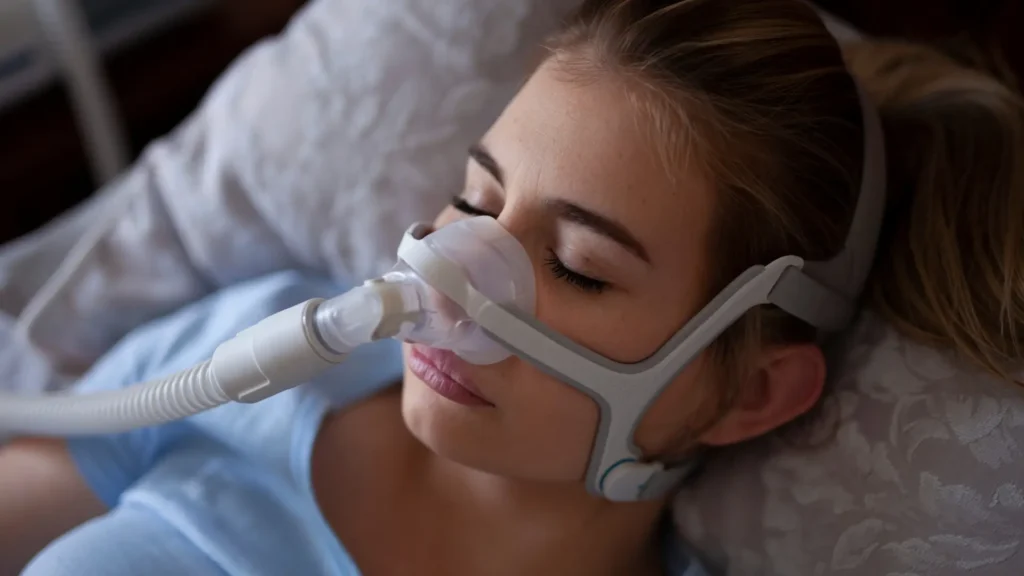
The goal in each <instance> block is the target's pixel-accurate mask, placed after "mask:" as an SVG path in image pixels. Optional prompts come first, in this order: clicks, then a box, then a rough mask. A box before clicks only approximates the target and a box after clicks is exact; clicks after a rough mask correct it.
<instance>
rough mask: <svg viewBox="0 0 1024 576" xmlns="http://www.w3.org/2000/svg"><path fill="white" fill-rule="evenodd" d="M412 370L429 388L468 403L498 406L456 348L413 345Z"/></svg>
mask: <svg viewBox="0 0 1024 576" xmlns="http://www.w3.org/2000/svg"><path fill="white" fill-rule="evenodd" d="M408 366H409V370H411V371H412V373H413V374H415V375H416V377H417V378H419V379H420V380H422V381H423V383H424V384H426V385H427V387H428V388H430V389H431V390H433V391H434V392H437V393H438V394H440V395H441V396H443V397H445V398H447V399H448V400H451V401H452V402H455V403H457V404H462V405H464V406H481V407H482V406H494V404H492V403H491V402H489V401H488V400H487V399H486V398H484V397H483V395H482V394H481V393H480V390H479V389H478V388H477V387H476V385H475V384H473V381H472V380H471V379H470V378H469V376H468V375H467V374H466V369H465V362H464V361H463V360H462V359H461V358H459V357H458V356H456V355H455V354H454V353H453V352H449V351H447V350H438V349H437V348H430V347H427V346H420V345H419V344H416V345H413V347H412V351H411V353H410V354H409V360H408Z"/></svg>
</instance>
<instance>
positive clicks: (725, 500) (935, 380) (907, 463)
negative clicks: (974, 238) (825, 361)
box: [675, 314, 1024, 576]
mask: <svg viewBox="0 0 1024 576" xmlns="http://www.w3.org/2000/svg"><path fill="white" fill-rule="evenodd" d="M835 352H836V355H835V357H834V358H832V359H830V360H831V366H832V370H833V373H834V374H835V377H834V378H833V386H834V389H833V391H832V393H831V398H830V400H827V401H826V404H825V408H827V409H826V410H825V411H824V412H823V413H822V415H821V418H820V419H819V424H820V426H818V427H817V429H814V430H812V431H811V432H808V434H807V435H805V436H804V437H803V438H802V440H803V441H804V445H803V446H802V445H801V443H794V442H793V439H790V440H789V441H784V440H783V439H780V438H778V437H775V438H766V439H762V440H760V441H757V442H755V443H752V444H750V445H748V446H742V447H735V448H732V449H730V450H728V451H727V452H724V453H723V454H722V455H721V457H720V458H717V459H715V460H713V461H712V462H711V463H710V465H709V466H708V469H707V470H706V471H705V472H704V473H703V474H702V475H701V476H700V477H698V478H697V481H696V482H695V483H694V484H693V485H692V486H690V487H689V488H688V489H687V490H685V491H684V492H682V493H681V494H680V495H679V497H678V498H677V500H676V503H675V517H676V522H677V525H678V526H679V528H680V531H681V533H682V535H683V537H684V538H685V539H686V540H688V541H690V542H691V543H692V544H693V545H695V546H696V547H697V548H698V549H699V550H701V551H702V553H703V554H704V555H705V560H706V561H707V562H708V564H709V565H710V566H713V567H715V568H718V569H720V570H722V573H725V574H729V575H737V576H747V575H749V576H808V575H815V576H819V575H830V574H835V575H856V576H860V575H871V576H874V575H876V574H877V575H879V576H884V575H892V576H897V575H898V576H910V575H922V576H923V575H925V574H927V575H930V576H946V575H949V576H953V575H959V574H966V573H970V574H972V575H975V576H997V575H1010V574H1015V575H1016V574H1024V555H1022V554H1021V552H1022V550H1021V547H1022V545H1024V485H1022V484H1021V482H1022V479H1024V454H1022V453H1021V447H1022V446H1024V391H1022V389H1021V388H1019V387H1016V386H1014V385H1011V384H1008V383H1006V382H1002V381H997V380H995V379H994V378H992V377H990V376H988V375H986V374H983V373H981V372H980V371H979V370H978V369H975V368H973V367H970V366H965V365H962V364H959V363H956V362H953V361H951V360H950V359H949V358H947V357H946V356H944V355H942V354H940V353H938V352H936V351H935V350H933V349H931V348H927V347H925V346H921V345H918V344H915V343H913V342H910V341H908V340H907V339H906V338H903V337H902V336H900V335H899V334H897V333H896V332H895V331H894V330H893V329H892V328H889V327H888V326H886V325H885V324H884V323H882V322H881V321H879V320H878V318H876V317H874V316H873V315H871V314H864V315H863V317H862V318H861V320H860V321H859V323H858V325H857V326H856V327H855V328H854V329H853V330H852V331H851V332H850V333H849V334H848V336H847V338H846V340H845V342H842V343H840V344H839V345H838V346H837V349H836V350H835ZM1021 376H1024V374H1022V375H1021ZM815 435H817V436H819V438H818V439H817V442H807V440H809V439H810V438H811V437H813V436H815ZM807 445H810V446H812V447H807Z"/></svg>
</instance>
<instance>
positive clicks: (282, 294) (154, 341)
mask: <svg viewBox="0 0 1024 576" xmlns="http://www.w3.org/2000/svg"><path fill="white" fill-rule="evenodd" d="M342 289H343V288H342V287H341V286H338V285H336V284H333V283H330V282H327V281H323V280H319V279H309V278H308V277H304V276H301V275H299V274H296V273H290V272H289V273H280V274H275V275H272V276H268V277H264V278H262V279H258V280H254V281H250V282H247V283H244V284H239V285H236V286H233V287H230V288H226V289H224V290H221V291H220V292H218V293H216V294H213V295H212V296H209V297H207V298H206V299H204V300H201V301H199V302H196V303H194V304H191V305H189V306H186V307H184V308H182V309H180V310H178V311H176V312H174V313H172V314H170V315H169V316H166V317H164V318H162V319H160V320H156V321H154V322H151V323H149V324H146V325H144V326H142V327H140V328H138V329H136V330H135V331H133V332H131V333H130V334H129V335H128V336H126V337H125V338H124V339H123V340H122V341H121V342H120V343H119V344H118V345H117V346H115V347H114V348H113V349H112V350H111V351H110V352H109V353H107V354H106V355H105V356H104V357H103V358H101V359H100V360H99V361H98V362H97V363H96V364H95V365H94V366H93V368H92V369H91V370H90V371H89V372H88V373H87V374H86V375H85V377H83V378H82V380H81V381H79V382H78V384H76V386H75V388H74V392H75V393H79V394H81V393H91V392H99V391H104V390H113V389H118V388H123V387H126V386H130V385H132V384H135V383H137V382H143V381H146V380H151V379H154V378H159V377H163V376H167V375H170V374H173V373H175V372H178V371H180V370H185V369H187V368H189V367H191V366H194V365H195V364H197V363H199V362H203V361H205V360H208V359H209V358H210V357H211V356H212V355H213V352H214V350H215V349H216V348H217V346H218V345H219V344H221V343H222V342H224V341H226V340H228V339H230V338H232V337H233V336H234V335H235V334H237V333H238V332H240V331H241V330H243V329H245V328H247V327H249V326H252V325H253V324H255V323H256V322H258V321H259V320H261V319H263V318H265V317H266V316H269V315H270V314H273V313H274V312H277V311H279V310H283V309H285V308H288V307H289V306H292V305H295V304H298V303H299V302H302V301H305V300H307V299H309V298H314V297H330V296H332V295H335V294H338V293H339V292H340V291H341V290H342ZM217 410H220V409H217ZM231 414H232V411H230V410H228V411H222V412H221V413H220V416H221V417H230V415H231ZM197 418H198V417H194V418H190V419H187V420H183V421H179V422H173V423H170V424H166V425H163V426H157V427H151V428H143V429H138V430H132V431H130V432H126V433H123V434H114V435H105V436H84V437H76V438H72V439H71V440H69V441H68V448H69V451H70V453H71V457H72V459H73V460H74V462H75V464H76V465H77V467H78V469H79V471H80V473H81V474H82V476H83V477H84V479H85V481H86V483H87V484H88V485H89V486H90V487H91V488H92V490H93V491H94V492H95V493H96V495H97V496H98V497H99V498H100V499H101V500H102V501H103V502H104V503H106V504H107V505H108V506H110V507H113V506H115V505H116V504H117V502H118V501H119V499H120V497H121V495H122V494H123V493H124V492H125V490H127V489H128V488H129V487H130V486H131V485H132V484H134V483H135V482H136V481H137V480H138V479H139V478H141V477H142V475H144V474H145V473H146V472H147V471H148V470H150V469H151V468H152V467H153V466H154V464H155V463H156V462H157V461H158V460H159V458H160V457H161V456H162V455H163V454H165V453H166V452H167V450H168V449H170V448H171V447H173V446H174V445H175V444H177V443H178V442H180V441H183V440H185V439H187V438H188V437H190V436H192V435H197V434H204V435H207V434H208V433H209V430H207V429H206V427H205V426H201V425H198V426H197V422H198V423H200V424H202V423H203V422H204V421H203V420H201V419H198V420H197Z"/></svg>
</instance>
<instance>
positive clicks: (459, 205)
mask: <svg viewBox="0 0 1024 576" xmlns="http://www.w3.org/2000/svg"><path fill="white" fill-rule="evenodd" d="M452 207H454V208H455V209H456V210H458V211H459V212H462V213H463V214H469V215H470V216H490V217H491V218H497V217H498V215H497V214H494V213H493V212H488V211H487V210H481V209H480V208H477V207H476V206H473V205H472V204H470V203H469V202H466V201H465V200H464V199H463V198H462V197H460V196H454V197H452Z"/></svg>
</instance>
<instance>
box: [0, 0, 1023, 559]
mask: <svg viewBox="0 0 1024 576" xmlns="http://www.w3.org/2000/svg"><path fill="white" fill-rule="evenodd" d="M847 57H848V58H849V66H850V69H852V70H853V71H854V73H855V74H856V76H857V80H858V81H859V82H860V83H861V85H862V86H863V88H864V89H865V90H866V91H867V92H868V94H869V95H870V96H871V98H872V99H873V100H874V101H875V104H876V105H877V106H878V107H879V110H880V112H881V115H882V118H883V123H884V126H885V132H886V138H887V143H888V149H889V151H890V152H889V164H890V168H889V171H890V181H889V186H888V187H889V200H890V212H889V214H888V216H887V226H886V227H885V232H884V234H883V242H882V245H881V247H880V249H879V252H878V257H877V261H876V266H875V271H874V273H873V275H872V278H871V279H870V282H869V286H868V290H867V294H868V296H869V302H870V304H871V305H872V306H874V307H875V308H876V309H878V310H880V311H881V312H883V313H884V314H885V315H886V316H887V317H888V318H889V319H890V320H891V321H892V322H894V323H895V325H897V326H899V327H900V328H902V329H904V330H906V331H907V332H908V333H910V334H912V335H914V336H917V337H919V338H921V339H923V340H926V341H928V342H930V343H932V344H935V345H939V346H944V347H947V348H949V349H951V350H952V351H953V352H955V353H958V354H960V355H962V356H964V357H966V358H968V359H971V360H973V361H975V362H977V363H979V364H981V365H982V366H984V367H986V368H988V369H989V370H991V371H993V372H995V373H997V374H1006V373H1007V369H1008V367H1009V366H1010V365H1011V364H1012V363H1014V362H1016V361H1019V359H1020V358H1021V356H1022V354H1021V351H1022V345H1021V339H1020V334H1021V331H1022V330H1024V267H1022V266H1021V254H1020V251H1021V238H1022V234H1024V230H1022V227H1024V172H1022V167H1021V166H1022V163H1021V162H1020V159H1021V158H1022V153H1024V136H1022V134H1024V106H1022V104H1021V101H1020V99H1019V98H1018V97H1017V96H1016V95H1014V94H1013V93H1012V92H1011V91H1010V90H1008V89H1006V88H1004V87H1003V86H1001V85H1000V84H999V83H998V82H996V81H995V80H993V79H991V78H989V77H987V76H985V75H983V74H980V73H977V72H974V71H971V70H969V69H967V68H965V67H963V66H960V65H959V64H957V63H955V62H954V61H951V60H948V59H946V58H944V57H942V56H940V55H938V54H935V53H933V52H930V51H928V50H925V49H923V48H918V47H914V46H907V45H899V44H889V45H887V44H878V45H873V44H867V45H863V46H858V47H855V48H853V49H851V52H850V53H849V54H847ZM862 133H863V121H862V110H861V107H860V104H859V101H858V96H857V86H856V84H855V82H854V79H853V77H851V75H850V74H849V72H848V71H847V67H846V64H845V63H844V59H843V54H841V53H840V50H839V48H838V46H837V45H836V44H835V42H834V40H833V39H832V38H831V37H830V36H829V34H828V33H827V32H826V30H825V28H824V27H823V25H822V24H821V22H820V21H819V19H818V18H817V16H816V15H815V13H814V12H813V11H812V10H811V9H810V8H808V7H807V6H806V5H805V4H803V3H802V2H798V1H796V0H684V1H675V2H670V1H653V0H650V1H643V0H590V1H586V2H584V4H583V6H582V8H581V10H580V12H579V13H578V15H577V16H576V17H575V18H574V19H573V20H572V21H570V22H569V23H568V24H567V26H566V28H565V30H564V31H563V32H562V33H560V34H559V35H558V36H557V37H555V38H554V39H552V41H551V53H550V57H549V58H547V59H546V61H545V62H544V63H543V64H542V65H541V66H540V67H539V69H538V70H537V71H536V73H535V74H534V75H533V76H532V78H531V79H530V80H529V81H528V82H527V84H526V85H525V86H524V88H523V89H522V91H521V92H520V94H519V95H518V96H517V97H516V98H515V100H514V101H513V102H512V103H511V104H510V105H509V107H508V108H507V109H506V110H505V112H504V114H503V115H502V116H501V117H500V118H499V119H498V121H497V122H496V123H495V125H494V126H493V127H492V129H491V130H490V131H489V132H488V133H487V135H486V136H485V137H484V138H483V139H482V141H481V144H480V145H479V146H475V147H474V148H473V149H472V151H471V154H470V160H469V164H468V169H467V177H466V187H465V190H464V191H463V192H462V194H460V195H459V196H458V197H457V198H456V199H455V200H454V201H453V203H452V206H451V207H450V208H448V209H446V210H445V211H444V212H442V213H441V215H440V216H439V217H438V219H437V222H436V225H437V226H439V227H443V226H445V225H446V224H449V223H451V222H453V221H454V220H456V219H459V218H464V217H466V216H468V215H485V216H491V217H493V218H496V219H497V221H498V222H499V223H500V224H501V225H502V226H503V227H504V228H505V229H507V230H508V231H509V232H510V233H511V234H512V235H514V236H515V237H516V239H518V240H519V242H520V243H521V244H522V245H523V246H524V247H525V248H526V250H527V252H528V253H529V255H530V257H531V260H532V262H533V265H534V269H535V274H536V277H537V285H536V288H537V306H536V314H537V316H538V317H539V319H540V320H542V321H543V322H544V323H545V324H547V325H549V326H551V327H552V328H554V329H555V330H557V331H558V332H561V333H562V334H565V335H567V336H569V337H570V338H571V339H573V340H575V341H577V342H579V343H580V344H583V345H585V346H586V347H588V348H590V349H592V350H594V351H596V352H598V353H600V354H603V355H605V356H608V357H610V358H613V359H615V360H618V361H620V362H627V363H631V362H638V361H640V360H643V359H644V358H646V357H648V356H650V355H651V354H652V352H653V351H655V350H656V349H658V348H659V346H661V345H662V344H663V343H664V342H665V341H666V340H667V339H668V338H669V337H670V336H671V335H672V334H673V333H675V332H676V331H677V330H678V329H679V327H680V326H682V325H683V324H684V323H685V322H686V321H687V320H688V319H690V318H691V317H692V316H693V315H694V313H695V312H696V311H697V310H699V309H701V308H702V307H703V306H704V304H706V303H707V302H708V301H709V300H710V299H711V298H712V297H713V296H714V295H716V294H718V293H719V292H720V291H721V290H722V289H723V288H724V287H725V285H726V284H727V283H729V282H730V281H731V280H733V279H734V278H736V277H737V276H738V275H739V274H740V273H742V272H743V271H744V270H746V269H747V268H749V267H751V266H753V265H757V264H766V263H768V262H771V261H772V260H774V259H776V258H778V257H780V256H784V255H788V254H795V255H797V256H800V257H802V258H804V259H807V260H825V259H828V258H829V257H830V256H832V255H834V254H836V253H837V252H839V250H840V248H841V246H842V243H843V241H844V239H845V238H846V233H847V228H848V227H849V225H850V221H851V219H852V214H853V208H854V206H855V204H856V195H857V191H858V190H859V188H860V180H861V173H860V172H861V166H862V164H863V160H864V157H863V155H864V148H863V137H862ZM566 207H573V209H572V210H566V209H565V208H566ZM595 215H597V216H595ZM595 223H599V224H595ZM324 290H326V288H324V287H321V286H318V285H316V284H311V283H309V282H307V281H305V280H302V279H300V278H298V277H295V276H285V277H277V278H275V279H271V280H265V281H262V282H258V283H255V284H251V285H247V286H242V287H237V288H233V289H230V290H228V291H226V292H225V293H222V294H221V295H219V296H217V297H215V298H214V299H213V300H210V301H207V302H205V303H201V304H199V305H197V306H194V307H191V308H189V309H186V310H184V311H182V312H179V313H177V314H176V315H173V316H171V317H170V318H168V319H165V320H163V321H161V322H159V323H156V324H154V325H151V326H148V327H145V328H143V329H141V330H140V331H138V332H136V333H135V334H134V335H132V336H131V337H129V338H128V339H127V340H126V341H125V343H123V344H122V345H120V346H119V348H118V349H116V350H115V351H113V352H111V354H110V355H108V357H107V358H106V359H105V360H104V361H102V362H101V363H100V364H99V365H98V366H97V367H96V368H95V369H94V370H93V372H92V373H91V374H90V375H89V376H88V377H87V378H86V380H85V382H84V383H83V384H82V386H83V387H84V388H86V389H90V388H101V387H104V386H110V385H124V384H128V383H131V382H135V381H138V380H141V379H143V378H145V377H146V376H150V375H156V374H157V373H166V372H169V371H171V370H173V369H177V368H181V367H184V366H185V365H188V364H191V363H192V362H194V361H196V360H199V359H202V358H203V357H204V356H207V355H208V354H209V353H210V352H211V351H212V346H213V345H214V344H215V342H214V341H215V340H217V339H223V338H226V337H228V336H230V335H231V334H230V333H231V332H233V331H235V330H237V329H238V328H241V327H242V326H244V325H245V324H248V323H251V322H252V321H254V320H256V319H257V318H258V317H260V316H262V315H265V314H266V313H267V312H268V310H269V309H271V308H280V307H283V306H285V305H287V304H290V303H292V302H293V301H298V300H300V299H302V298H304V297H308V296H309V295H312V294H313V293H317V292H322V291H324ZM242 305H244V306H245V308H244V309H240V306H242ZM815 337H816V334H815V331H814V330H813V329H811V328H810V327H809V326H808V325H806V324H803V323H802V322H801V321H799V320H796V319H795V318H792V317H789V316H787V315H785V314H781V313H779V311H778V310H776V309H773V308H769V307H765V308H761V309H757V310H754V311H752V312H751V313H748V314H746V315H745V316H743V317H742V318H741V319H740V320H739V321H737V322H736V323H735V324H733V325H732V326H731V327H730V328H729V329H727V330H726V331H725V332H724V333H723V334H722V335H721V336H720V337H719V338H718V339H717V340H716V341H715V342H714V343H713V344H712V345H711V346H709V347H708V348H707V349H706V350H705V351H704V352H703V353H702V354H701V355H700V356H699V357H698V358H697V360H696V361H694V362H692V363H691V364H690V365H689V366H688V367H687V369H686V370H685V371H684V372H683V373H682V374H681V375H680V376H679V377H678V378H677V379H676V380H675V381H674V382H673V383H672V384H671V385H670V386H669V387H668V388H667V389H666V390H665V392H664V393H662V394H661V395H660V397H659V398H658V399H657V401H656V402H655V403H654V404H653V405H652V406H651V408H650V409H649V410H648V411H647V413H646V414H645V416H644V418H643V420H642V421H641V423H640V425H639V427H638V429H637V431H636V435H635V438H634V440H635V442H636V444H637V445H638V446H639V447H640V448H641V449H642V451H643V453H644V454H645V456H646V457H647V458H649V459H651V460H656V461H663V462H676V461H686V460H688V459H690V458H691V457H693V455H694V454H696V453H698V452H700V451H703V450H704V449H707V448H709V447H711V448H713V447H726V446H730V445H734V444H738V443H741V442H743V441H745V440H748V439H750V438H753V437H756V436H760V435H763V434H767V433H770V432H772V431H773V430H777V429H779V428H780V427H783V426H785V425H786V424H787V423H790V422H793V421H794V420H796V419H798V418H799V417H800V416H801V415H804V414H806V413H808V412H809V411H810V410H811V409H812V407H813V406H814V405H815V404H816V403H817V402H818V400H819V398H820V397H821V395H822V393H823V391H824V386H825V377H826V366H825V360H824V357H823V355H822V352H821V350H820V348H819V347H818V345H817V344H816V343H815ZM403 356H404V361H405V362H404V366H405V371H404V374H403V375H402V385H401V386H400V387H390V388H384V389H383V390H381V391H379V392H378V393H376V394H373V395H372V396H369V397H367V398H365V399H361V400H358V401H355V400H352V397H353V396H358V395H359V393H361V392H362V391H364V390H365V389H366V388H373V386H374V385H376V384H378V383H379V384H383V383H385V382H386V381H387V380H388V377H389V376H391V373H390V370H389V368H388V367H387V366H389V365H386V364H383V363H379V362H378V363H374V361H373V360H374V358H372V357H371V358H370V359H367V361H366V362H365V363H364V364H363V366H369V368H367V369H366V370H365V371H364V373H361V374H355V373H352V372H345V371H342V372H339V373H338V375H337V376H338V378H339V379H340V380H342V381H341V382H337V383H334V385H335V387H336V388H337V389H339V390H342V389H343V390H347V391H348V392H345V393H346V394H347V395H348V396H349V398H348V401H347V402H345V403H344V406H343V407H342V408H339V409H334V410H330V411H329V410H328V402H327V401H326V400H324V398H323V396H320V395H318V394H317V392H316V390H315V389H313V390H309V389H307V390H295V391H292V392H289V393H286V394H284V395H282V396H280V397H277V398H274V399H272V400H269V401H267V402H265V403H263V404H260V405H257V406H255V407H251V408H248V407H243V406H230V407H227V408H224V409H218V410H216V411H213V412H211V413H209V414H206V415H203V416H201V417H198V418H196V419H194V420H191V421H188V422H183V423H179V424H175V425H172V426H167V427H163V428H160V429H156V430H147V431H140V432H136V433H132V434H128V435H123V436H119V437H112V438H90V439H82V440H75V441H70V442H67V443H59V442H50V441H40V440H22V441H19V442H16V443H14V444H13V445H11V446H8V447H7V448H5V449H4V450H3V452H0V470H2V473H0V522H2V524H0V552H2V557H3V559H4V561H5V562H7V564H6V568H7V569H8V570H9V571H16V570H18V569H20V567H21V565H23V564H24V563H25V562H26V561H28V560H29V558H30V557H31V556H32V555H33V554H35V553H36V552H37V551H39V550H41V549H42V552H41V553H40V554H38V555H37V556H36V557H35V560H33V561H32V563H31V564H30V565H29V568H28V569H27V571H26V573H28V574H47V575H50V574H64V573H67V574H137V573H148V574H162V573H166V574H181V573H188V574H221V573H227V574H277V573H289V574H291V573H295V574H300V573H301V574H314V573H324V574H352V573H358V572H362V573H365V574H558V575H571V574H588V575H593V574H631V575H638V574H661V573H669V574H683V573H689V574H697V573H699V572H698V570H699V568H698V567H697V565H696V563H695V562H693V561H692V560H690V559H688V558H686V557H684V556H682V555H681V554H680V552H681V551H680V550H678V549H677V548H676V546H675V544H674V543H673V542H672V540H671V538H667V539H666V538H663V537H661V536H663V535H664V534H665V533H666V531H667V530H666V528H665V526H664V523H663V522H664V516H665V515H664V512H665V509H666V506H667V503H668V500H669V499H668V497H667V496H666V497H662V498H659V499H655V500H647V501H638V502H630V503H613V502H610V501H608V500H606V499H603V498H599V497H595V496H593V495H592V494H591V493H588V492H587V490H586V489H585V488H584V485H583V482H582V478H583V477H584V474H585V471H586V468H587V465H588V459H589V457H590V448H591V446H592V445H593V443H594V434H595V427H596V425H597V420H598V408H597V406H596V405H595V403H594V402H593V401H591V400H590V399H589V398H588V397H586V396H585V395H583V394H581V393H580V392H578V391H576V390H575V389H574V388H572V387H570V386H568V385H566V384H564V383H562V382H560V381H559V380H558V379H556V378H554V377H552V376H549V375H548V374H547V373H544V372H541V371H539V370H538V369H537V368H535V367H534V366H533V365H532V364H529V363H527V362H525V361H523V360H521V359H519V358H516V357H512V358H510V359H508V360H505V361H503V362H501V363H498V364H495V365H493V366H473V365H469V364H467V363H465V362H462V361H460V360H459V359H458V358H456V357H454V356H452V355H450V354H445V353H441V352H439V351H436V350H431V349H428V348H422V347H406V348H405V349H404V350H403ZM379 359H380V358H377V360H379ZM351 365H352V364H350V365H349V366H351ZM1007 385H1011V384H1010V383H1009V382H1008V383H1007ZM22 518H24V519H25V520H20V519H22ZM61 534H64V536H62V537H61V536H60V535H61ZM58 537H59V539H57V538H58ZM54 539H57V540H56V541H54ZM44 547H45V549H44ZM687 570H689V571H690V572H686V571H687Z"/></svg>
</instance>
